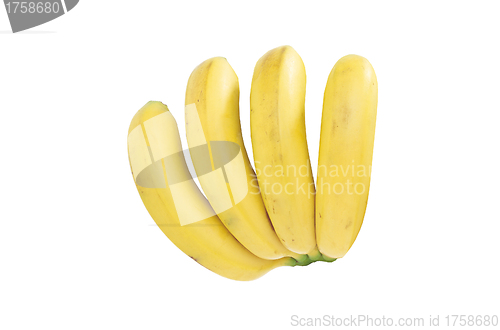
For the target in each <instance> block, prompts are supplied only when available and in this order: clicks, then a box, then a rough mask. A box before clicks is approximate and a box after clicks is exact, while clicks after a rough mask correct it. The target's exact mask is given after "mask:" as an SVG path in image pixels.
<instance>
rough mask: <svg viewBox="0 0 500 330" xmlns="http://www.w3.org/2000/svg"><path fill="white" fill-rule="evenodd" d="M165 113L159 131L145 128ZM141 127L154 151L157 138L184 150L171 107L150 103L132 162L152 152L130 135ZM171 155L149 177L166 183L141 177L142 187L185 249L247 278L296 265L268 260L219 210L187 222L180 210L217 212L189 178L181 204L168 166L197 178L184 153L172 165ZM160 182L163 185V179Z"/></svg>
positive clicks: (158, 218)
mask: <svg viewBox="0 0 500 330" xmlns="http://www.w3.org/2000/svg"><path fill="white" fill-rule="evenodd" d="M160 115H162V116H163V117H162V118H164V119H165V121H164V123H165V124H164V125H160V126H156V130H147V129H146V128H145V127H146V126H147V125H148V123H150V122H151V121H148V120H150V119H152V118H153V121H154V120H155V119H156V118H159V117H157V116H160ZM155 117H156V118H155ZM138 126H140V127H141V128H142V130H143V132H146V134H145V135H144V136H145V140H146V144H147V146H148V147H149V148H150V150H151V149H152V147H151V144H150V143H151V141H153V142H154V143H155V144H158V143H160V144H161V145H162V148H164V149H165V150H168V151H169V153H176V152H181V151H182V147H181V142H180V137H179V132H178V130H177V124H176V122H175V119H174V118H173V116H171V114H170V112H169V111H168V108H167V107H166V106H165V105H163V104H162V103H160V102H149V103H147V104H146V105H145V106H144V107H143V108H142V109H140V110H139V111H138V112H137V114H136V115H135V116H134V118H133V119H132V123H131V124H130V129H129V160H130V162H131V166H132V167H133V163H134V162H135V163H137V162H140V161H141V159H139V158H141V157H142V158H147V157H149V156H147V154H146V156H145V155H144V154H141V152H137V151H136V150H137V147H134V145H135V146H137V144H138V143H136V140H133V139H131V138H130V136H131V135H130V133H131V132H132V131H133V130H134V129H135V128H137V127H138ZM139 133H140V132H139ZM131 150H132V152H131ZM153 155H154V154H153ZM165 159H166V158H164V159H162V160H161V166H162V167H163V173H160V175H158V176H156V177H150V178H147V180H149V181H148V182H153V181H155V180H165V182H164V184H165V186H166V188H145V187H142V186H139V185H137V181H136V186H137V190H138V191H139V194H140V196H141V199H142V201H143V203H144V205H145V206H146V209H147V210H148V212H149V214H150V215H151V217H152V218H153V219H154V221H155V222H156V224H157V225H158V227H159V228H160V229H161V230H162V231H163V233H164V234H165V235H166V236H167V237H168V238H169V239H170V240H171V241H172V242H173V243H174V244H175V245H176V246H177V247H178V248H179V249H180V250H182V251H183V252H184V253H186V254H187V255H188V256H190V257H191V258H193V259H194V260H196V261H197V262H198V263H199V264H201V265H202V266H204V267H206V268H208V269H210V270H211V271H213V272H215V273H217V274H219V275H221V276H224V277H227V278H230V279H233V280H241V281H248V280H253V279H256V278H259V277H260V276H262V275H264V274H265V273H267V272H268V271H270V270H272V269H274V268H276V267H280V266H285V265H287V266H294V265H295V264H296V261H295V260H294V259H292V258H281V259H277V260H264V259H261V258H259V257H257V256H255V255H254V254H252V253H251V252H249V251H248V250H247V249H246V248H245V247H244V246H243V245H241V244H240V243H239V242H238V241H237V240H236V239H235V238H234V237H233V235H231V233H230V232H229V231H228V230H227V229H226V227H225V226H224V225H223V224H222V223H221V221H220V220H219V218H218V217H217V216H216V215H212V216H210V217H208V218H206V219H205V220H201V221H198V222H195V223H191V224H188V225H184V226H181V225H180V221H179V216H178V212H183V214H184V215H187V217H188V218H189V216H196V215H197V214H199V213H200V212H201V213H203V212H209V213H211V214H214V212H213V210H211V208H210V205H209V204H208V202H207V200H206V198H205V197H204V196H203V195H202V194H201V192H200V191H199V189H198V187H197V186H196V184H195V183H194V182H193V181H192V180H191V181H189V180H188V181H186V182H187V185H186V186H185V190H184V193H185V194H186V195H185V196H184V195H183V197H187V198H185V199H184V200H181V202H182V203H181V205H179V204H174V198H176V197H178V196H175V195H173V192H174V191H173V190H172V189H171V188H170V187H169V185H168V180H167V175H166V168H167V167H168V171H169V172H168V173H171V172H172V173H175V174H176V175H179V176H182V177H185V178H191V176H190V173H189V171H188V168H187V166H186V163H185V161H184V158H181V157H179V158H175V159H174V160H172V159H170V161H169V162H168V164H166V163H165ZM160 168H161V167H160ZM161 174H163V175H161ZM134 178H135V177H134ZM134 180H135V179H134ZM155 183H156V184H161V182H157V181H156V182H155ZM174 193H175V192H174ZM179 206H181V207H179ZM202 211H203V212H202ZM196 212H198V213H196Z"/></svg>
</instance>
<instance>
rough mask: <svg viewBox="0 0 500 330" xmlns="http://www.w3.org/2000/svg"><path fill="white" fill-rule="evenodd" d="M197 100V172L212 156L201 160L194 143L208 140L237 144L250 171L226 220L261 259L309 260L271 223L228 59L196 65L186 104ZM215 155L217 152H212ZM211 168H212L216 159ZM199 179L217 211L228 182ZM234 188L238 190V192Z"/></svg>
mask: <svg viewBox="0 0 500 330" xmlns="http://www.w3.org/2000/svg"><path fill="white" fill-rule="evenodd" d="M192 104H194V105H196V110H195V112H194V115H193V113H192V112H191V113H190V112H189V111H188V108H186V109H187V110H186V134H187V140H188V144H189V147H190V151H191V156H192V160H193V165H194V167H195V170H196V172H197V173H198V175H199V174H200V168H203V165H206V164H201V162H206V161H207V159H206V158H205V159H201V160H199V159H197V158H196V157H195V156H196V155H194V154H193V150H195V149H194V148H193V147H195V146H197V145H199V144H201V143H206V142H204V141H229V142H234V143H236V144H237V145H238V146H239V147H240V150H241V152H242V156H243V163H244V167H245V169H244V171H243V172H242V173H243V174H242V175H241V176H239V177H238V178H237V179H236V180H237V181H238V183H239V189H241V187H243V185H247V186H248V193H247V194H246V195H244V196H245V197H244V198H243V199H242V200H241V201H240V202H238V203H235V205H234V206H232V207H230V208H229V209H226V210H224V211H223V212H220V213H219V214H218V216H219V218H220V219H221V221H222V222H223V223H224V225H225V226H226V227H227V229H228V230H229V231H230V232H231V234H233V235H234V237H235V238H236V239H237V240H238V241H239V242H240V243H241V244H242V245H243V246H245V247H246V248H247V249H248V250H249V251H251V252H252V253H254V254H255V255H256V256H258V257H261V258H264V259H279V258H282V257H285V256H289V257H293V258H295V259H296V260H298V261H299V262H304V261H306V260H307V256H306V255H299V254H296V253H293V252H291V251H289V250H287V249H286V248H285V246H283V244H281V242H280V240H279V239H278V236H277V235H276V233H275V232H274V229H273V227H272V225H271V223H270V220H269V217H268V215H267V212H266V209H265V206H264V203H263V201H262V197H261V195H260V191H259V187H258V183H257V180H256V178H255V172H254V170H253V168H252V165H251V164H250V160H249V159H248V155H247V152H246V149H245V145H244V142H243V137H242V134H241V125H240V117H239V82H238V77H237V76H236V73H235V72H234V70H233V68H232V67H231V66H230V65H229V63H228V62H227V60H226V59H225V58H222V57H215V58H211V59H208V60H206V61H204V62H203V63H201V64H200V65H199V66H197V67H196V68H195V69H194V71H193V72H192V74H191V76H190V78H189V81H188V84H187V88H186V106H187V107H188V106H190V105H192ZM196 113H197V116H196ZM197 117H198V118H199V124H201V127H199V124H198V122H197V121H198V118H197ZM200 141H201V142H200ZM210 152H212V151H211V150H210ZM211 157H212V159H213V158H214V157H215V156H214V155H213V154H211ZM211 166H212V170H213V169H214V168H213V167H214V165H213V162H212V164H211ZM199 181H200V184H201V186H202V188H203V190H204V192H205V194H206V196H207V198H208V200H209V202H210V203H211V204H212V206H214V208H215V209H217V208H216V206H215V204H214V203H217V202H219V201H220V199H221V194H227V190H229V191H231V188H230V187H229V186H225V185H224V181H223V180H222V181H221V182H219V184H217V183H214V182H213V181H207V180H204V178H203V176H201V177H200V175H199ZM228 188H229V189H228ZM231 192H232V193H235V191H234V190H233V191H231Z"/></svg>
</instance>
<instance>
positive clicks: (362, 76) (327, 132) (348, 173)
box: [316, 55, 378, 258]
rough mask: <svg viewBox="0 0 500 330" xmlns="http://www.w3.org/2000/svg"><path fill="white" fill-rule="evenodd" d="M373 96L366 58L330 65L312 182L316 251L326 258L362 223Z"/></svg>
mask: <svg viewBox="0 0 500 330" xmlns="http://www.w3.org/2000/svg"><path fill="white" fill-rule="evenodd" d="M377 95H378V85H377V78H376V76H375V71H374V70H373V67H372V66H371V64H370V62H368V60H366V59H365V58H363V57H361V56H357V55H347V56H345V57H343V58H341V59H340V60H339V61H338V62H337V63H336V64H335V66H334V67H333V69H332V71H331V73H330V76H329V77H328V82H327V85H326V89H325V97H324V103H323V117H322V120H321V140H320V148H319V161H318V179H317V182H316V189H317V194H316V237H317V240H318V247H319V250H320V251H321V253H322V254H323V255H325V256H327V257H330V258H342V257H343V256H344V255H345V254H346V253H347V251H348V250H349V249H350V248H351V246H352V244H353V243H354V241H355V240H356V237H357V235H358V233H359V230H360V228H361V225H362V223H363V218H364V215H365V210H366V204H367V202H368V191H369V188H370V172H371V164H372V155H373V143H374V137H375V120H376V115H377V97H378V96H377ZM353 169H354V172H353ZM341 187H342V188H343V189H341Z"/></svg>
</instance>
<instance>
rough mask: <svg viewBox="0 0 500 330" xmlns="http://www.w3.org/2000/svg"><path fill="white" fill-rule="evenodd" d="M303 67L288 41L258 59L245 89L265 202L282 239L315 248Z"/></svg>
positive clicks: (296, 247) (291, 245) (298, 248)
mask: <svg viewBox="0 0 500 330" xmlns="http://www.w3.org/2000/svg"><path fill="white" fill-rule="evenodd" d="M305 91H306V72H305V68H304V63H303V62H302V59H301V58H300V56H299V54H297V52H295V50H294V49H293V48H292V47H290V46H283V47H278V48H275V49H273V50H271V51H269V52H267V53H266V54H265V55H264V56H262V57H261V58H260V60H259V61H258V62H257V64H256V66H255V70H254V74H253V79H252V90H251V94H250V125H251V134H252V146H253V154H254V160H255V168H256V172H257V178H258V182H259V186H260V189H261V193H262V197H263V200H264V204H265V206H266V209H267V212H268V214H269V217H270V218H271V221H272V223H273V225H274V229H275V230H276V233H277V234H278V237H279V238H280V239H281V241H282V242H283V244H284V245H285V246H286V247H287V248H288V249H289V250H291V251H293V252H296V253H311V252H313V251H314V250H315V246H316V240H315V231H314V193H315V189H314V181H313V177H312V172H311V165H310V161H309V153H308V149H307V140H306V128H305V113H304V111H305Z"/></svg>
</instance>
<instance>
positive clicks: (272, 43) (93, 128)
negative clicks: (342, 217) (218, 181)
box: [0, 0, 500, 330]
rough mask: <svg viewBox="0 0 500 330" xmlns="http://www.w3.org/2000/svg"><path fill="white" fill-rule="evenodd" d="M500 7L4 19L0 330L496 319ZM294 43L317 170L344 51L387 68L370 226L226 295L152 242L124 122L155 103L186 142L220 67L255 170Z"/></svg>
mask: <svg viewBox="0 0 500 330" xmlns="http://www.w3.org/2000/svg"><path fill="white" fill-rule="evenodd" d="M499 9H500V8H499V5H498V2H486V1H484V2H469V3H468V4H466V3H457V2H425V1H419V2H415V3H413V4H410V3H406V4H403V3H402V2H377V3H368V2H349V3H348V2H347V1H345V2H342V3H340V2H335V3H333V2H327V1H314V2H307V1H265V2H260V1H252V2H238V1H152V0H148V1H145V0H143V1H140V2H139V1H117V0H115V1H89V0H83V1H81V2H80V3H79V4H78V5H77V6H76V7H75V8H74V9H73V10H72V11H71V12H69V13H68V14H66V15H64V16H62V17H60V18H58V19H56V20H54V21H52V22H49V23H47V24H44V25H41V26H39V27H35V28H33V29H32V30H29V31H26V32H23V33H19V34H12V33H10V32H9V29H10V26H9V23H8V19H7V15H6V13H5V11H4V10H3V8H0V30H1V31H2V32H1V33H0V47H1V53H0V60H1V62H0V65H1V70H0V109H1V116H2V119H1V123H2V124H1V128H0V139H1V151H2V157H1V158H2V162H1V164H0V169H1V174H2V185H1V186H2V189H1V196H2V198H1V208H0V217H1V222H0V328H1V329H6V330H7V329H8V330H10V329H205V328H218V329H257V328H263V329H286V328H288V327H290V328H296V327H292V326H291V316H292V315H298V316H299V317H303V318H307V317H323V315H334V316H336V317H348V316H350V315H351V314H355V315H357V314H369V315H370V316H371V317H374V318H375V317H382V316H383V315H385V316H386V317H392V318H394V319H397V318H399V317H411V318H413V317H423V318H424V319H425V321H426V324H427V323H428V318H429V315H434V316H435V315H438V314H439V315H441V325H443V323H444V321H445V320H444V316H445V315H447V314H467V315H468V314H473V315H476V314H482V315H484V314H490V315H492V314H495V313H497V314H498V313H499V307H500V301H499V294H500V287H499V284H498V279H499V278H500V271H499V266H498V264H499V263H498V252H499V248H500V243H499V239H498V236H499V230H500V224H499V223H500V217H499V214H498V200H499V197H500V196H499V192H498V187H499V184H500V175H499V169H498V168H499V166H498V161H499V156H498V154H499V146H498V145H499V142H500V133H499V119H500V115H499V113H500V105H499V103H500V101H499V95H500V94H499V93H500V79H499V75H500V60H499V59H500V50H499V46H498V45H499V42H498V35H499V34H498V32H499V31H500V20H499V19H498V13H499ZM285 44H288V45H291V46H293V47H294V48H295V50H296V51H297V52H298V53H299V54H300V55H301V56H302V58H303V60H304V63H305V66H306V70H307V79H308V82H307V83H308V85H307V101H306V121H307V134H308V143H309V148H310V154H311V162H312V166H313V168H315V167H316V166H317V156H318V147H319V134H320V130H319V128H320V119H321V110H322V101H323V92H324V87H325V84H326V80H327V77H328V74H329V72H330V70H331V68H332V67H333V65H334V64H335V62H336V61H337V60H338V59H339V58H340V57H342V56H344V55H347V54H351V53H354V54H358V55H362V56H364V57H366V58H367V59H368V60H369V61H370V62H371V63H372V65H373V67H374V68H375V71H376V73H377V77H378V83H379V105H378V118H377V132H376V138H375V153H374V161H373V175H372V186H371V191H370V199H369V203H368V209H367V213H366V217H365V223H364V225H363V228H362V230H361V232H360V235H359V236H358V239H357V241H356V243H355V244H354V246H353V248H352V249H351V250H350V252H349V253H348V255H347V256H346V257H345V258H344V259H342V260H338V261H337V262H335V263H333V264H326V263H315V264H312V265H310V266H308V267H302V268H299V267H295V268H284V267H282V268H279V269H276V270H274V271H271V272H270V273H268V274H267V275H265V276H264V277H262V278H260V279H258V280H256V281H252V282H237V281H232V280H228V279H225V278H222V277H220V276H218V275H216V274H213V273H211V272H210V271H208V270H206V269H205V268H203V267H201V266H200V265H198V264H197V263H196V262H194V261H193V260H191V259H190V258H188V257H187V256H186V255H184V254H183V253H182V252H181V251H179V250H178V249H177V248H176V247H175V246H174V245H173V244H172V243H171V242H170V241H169V240H168V239H167V238H166V237H165V236H164V235H163V234H162V233H161V231H160V230H159V229H158V228H157V227H156V226H155V225H154V222H153V220H152V219H151V218H150V216H149V215H148V213H147V211H146V209H145V208H144V206H143V205H142V203H141V200H140V198H139V195H138V193H137V191H136V189H135V187H134V183H133V179H132V176H131V174H130V167H129V164H128V159H127V144H126V137H127V131H128V125H129V122H130V120H131V118H132V116H133V115H134V114H135V112H136V111H137V110H138V109H139V108H140V107H142V106H143V105H144V104H145V103H146V102H147V101H149V100H160V101H163V102H164V103H165V104H167V105H168V106H169V108H170V110H171V111H172V113H173V114H174V116H175V118H176V119H177V121H178V124H179V128H180V129H181V136H182V137H183V138H184V137H185V131H184V118H183V117H184V116H183V106H184V93H185V87H186V83H187V79H188V77H189V74H190V73H191V71H192V70H193V69H194V68H195V67H196V66H197V65H198V64H199V63H201V62H202V61H204V60H206V59H208V58H210V57H213V56H224V57H226V58H227V59H228V60H229V63H230V64H231V65H232V66H233V68H234V69H235V71H236V73H237V74H238V76H239V80H240V88H241V117H242V126H243V131H244V138H245V141H246V144H247V150H248V151H249V152H250V153H251V150H252V149H251V141H250V134H249V129H250V123H249V95H250V83H251V77H252V73H253V67H254V65H255V63H256V62H257V60H258V59H259V58H260V56H262V55H263V54H264V53H265V52H267V51H268V50H270V49H272V48H274V47H277V46H280V45H285ZM183 143H184V145H185V146H186V143H185V138H184V141H183ZM250 156H251V155H250Z"/></svg>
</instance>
